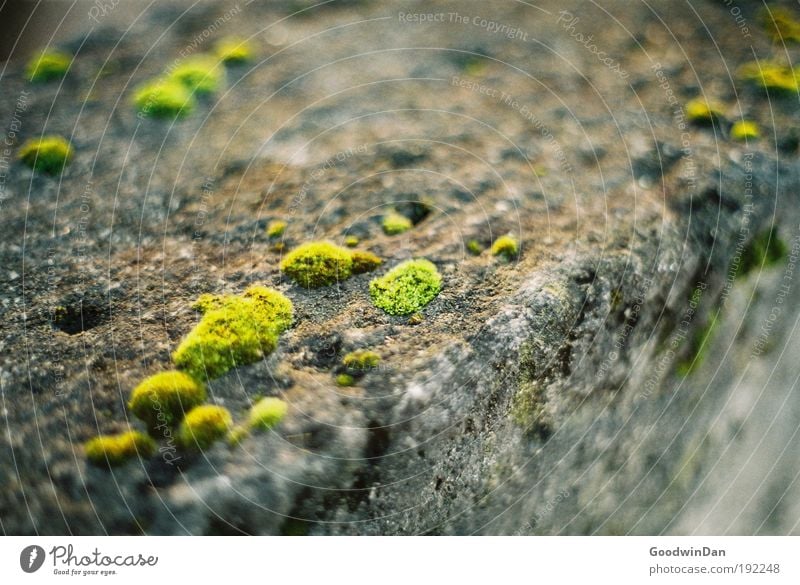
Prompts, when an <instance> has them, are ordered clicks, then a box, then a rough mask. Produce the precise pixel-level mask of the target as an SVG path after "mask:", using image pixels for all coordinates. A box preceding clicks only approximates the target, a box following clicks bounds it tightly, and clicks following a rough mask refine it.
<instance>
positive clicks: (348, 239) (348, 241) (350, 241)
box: [344, 236, 361, 248]
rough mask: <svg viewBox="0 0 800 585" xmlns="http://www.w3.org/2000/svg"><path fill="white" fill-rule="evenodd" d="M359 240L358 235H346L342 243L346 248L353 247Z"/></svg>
mask: <svg viewBox="0 0 800 585" xmlns="http://www.w3.org/2000/svg"><path fill="white" fill-rule="evenodd" d="M360 241H361V240H360V239H359V238H358V236H347V237H346V238H345V239H344V245H345V246H347V247H348V248H355V247H356V246H358V243H359V242H360Z"/></svg>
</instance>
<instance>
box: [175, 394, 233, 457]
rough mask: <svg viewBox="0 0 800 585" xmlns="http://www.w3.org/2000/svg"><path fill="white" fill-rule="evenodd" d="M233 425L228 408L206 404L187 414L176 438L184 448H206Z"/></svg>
mask: <svg viewBox="0 0 800 585" xmlns="http://www.w3.org/2000/svg"><path fill="white" fill-rule="evenodd" d="M232 426H233V417H231V413H230V412H228V409H227V408H223V407H222V406H214V405H211V404H204V405H202V406H198V407H196V408H193V409H192V410H190V411H189V412H188V413H187V414H186V418H184V419H183V422H182V423H181V426H180V428H179V429H178V434H177V436H176V439H177V442H178V445H180V446H181V447H182V448H184V449H195V448H196V449H200V450H205V449H208V448H209V447H210V446H211V445H213V444H214V443H215V442H216V441H218V440H219V439H222V438H223V437H225V436H226V435H227V434H228V432H229V431H230V429H231V427H232Z"/></svg>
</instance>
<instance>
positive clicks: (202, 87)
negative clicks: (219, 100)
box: [169, 55, 225, 95]
mask: <svg viewBox="0 0 800 585" xmlns="http://www.w3.org/2000/svg"><path fill="white" fill-rule="evenodd" d="M169 79H170V80H172V81H176V82H178V83H181V84H183V85H184V86H185V87H186V88H187V89H188V90H189V91H192V92H194V93H197V94H198V95H206V94H211V93H214V92H217V91H219V90H220V88H221V87H222V84H223V82H224V80H225V71H224V70H223V69H222V67H221V66H220V63H219V61H217V59H215V58H214V57H209V56H207V55H197V56H195V57H189V58H188V59H185V60H183V61H181V62H180V63H179V64H178V66H177V67H175V69H174V70H173V71H172V72H171V73H170V74H169Z"/></svg>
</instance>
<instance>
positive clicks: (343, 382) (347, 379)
mask: <svg viewBox="0 0 800 585" xmlns="http://www.w3.org/2000/svg"><path fill="white" fill-rule="evenodd" d="M355 383H356V379H355V378H354V377H353V376H351V375H350V374H339V375H338V376H336V384H338V385H339V386H352V385H353V384H355Z"/></svg>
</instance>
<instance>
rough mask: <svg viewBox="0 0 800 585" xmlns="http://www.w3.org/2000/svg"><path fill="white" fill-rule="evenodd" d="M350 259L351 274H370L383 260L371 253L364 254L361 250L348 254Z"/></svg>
mask: <svg viewBox="0 0 800 585" xmlns="http://www.w3.org/2000/svg"><path fill="white" fill-rule="evenodd" d="M350 258H352V260H353V269H352V272H353V274H363V273H365V272H372V271H373V270H375V269H376V268H378V266H380V265H381V264H382V263H383V260H381V259H380V258H378V257H377V256H376V255H375V254H373V253H372V252H364V251H363V250H353V251H352V252H351V253H350Z"/></svg>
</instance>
